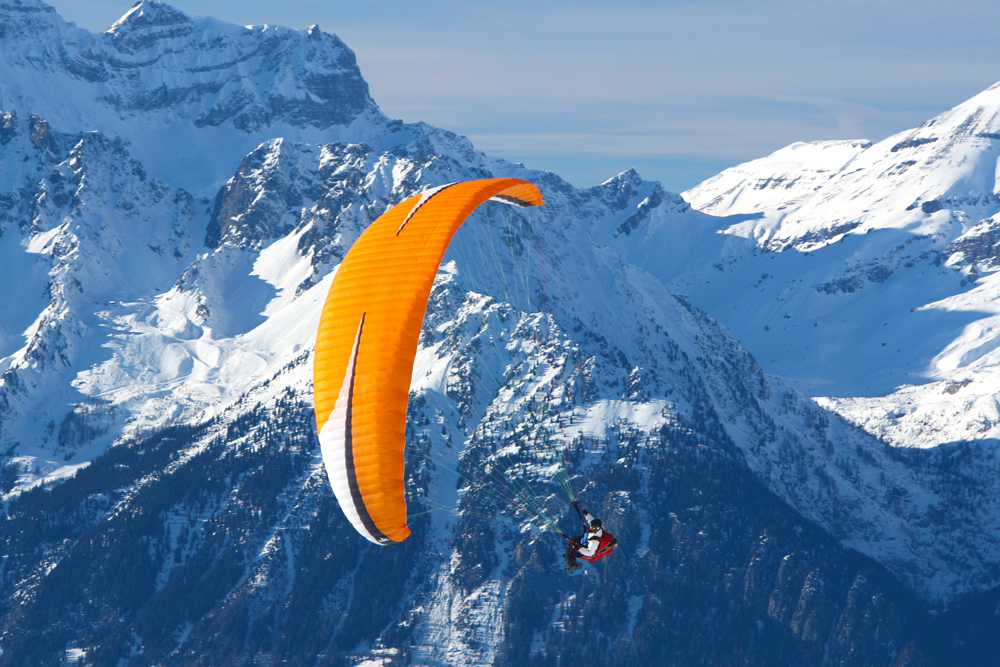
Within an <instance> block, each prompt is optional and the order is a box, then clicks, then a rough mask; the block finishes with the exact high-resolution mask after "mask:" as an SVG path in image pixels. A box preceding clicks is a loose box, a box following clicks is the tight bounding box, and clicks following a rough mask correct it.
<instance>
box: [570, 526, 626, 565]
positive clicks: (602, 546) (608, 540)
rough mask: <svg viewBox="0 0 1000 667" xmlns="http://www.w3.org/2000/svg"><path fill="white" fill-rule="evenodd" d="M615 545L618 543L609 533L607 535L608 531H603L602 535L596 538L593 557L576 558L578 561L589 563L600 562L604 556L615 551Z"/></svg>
mask: <svg viewBox="0 0 1000 667" xmlns="http://www.w3.org/2000/svg"><path fill="white" fill-rule="evenodd" d="M617 544H618V541H617V540H616V539H615V536H614V535H612V534H611V533H609V532H608V531H604V534H603V535H601V536H600V537H599V538H597V551H595V552H594V555H593V556H577V558H579V559H580V560H586V561H591V562H593V561H595V560H601V559H602V558H604V557H605V556H607V555H608V554H609V553H611V552H612V551H614V550H615V546H616V545H617Z"/></svg>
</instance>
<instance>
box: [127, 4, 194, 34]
mask: <svg viewBox="0 0 1000 667" xmlns="http://www.w3.org/2000/svg"><path fill="white" fill-rule="evenodd" d="M185 23H188V24H189V23H192V21H191V19H190V18H188V16H187V14H185V13H184V12H182V11H179V10H177V9H175V8H173V7H171V6H170V5H168V4H166V3H163V2H157V1H156V0H142V1H141V2H137V3H135V4H134V5H133V6H132V8H131V9H130V10H128V12H126V13H125V15H124V16H122V17H121V18H120V19H118V20H117V21H115V23H114V25H112V26H111V27H110V28H109V29H108V32H110V33H115V34H123V33H126V32H131V31H135V30H145V29H149V28H159V27H164V26H174V25H177V24H185Z"/></svg>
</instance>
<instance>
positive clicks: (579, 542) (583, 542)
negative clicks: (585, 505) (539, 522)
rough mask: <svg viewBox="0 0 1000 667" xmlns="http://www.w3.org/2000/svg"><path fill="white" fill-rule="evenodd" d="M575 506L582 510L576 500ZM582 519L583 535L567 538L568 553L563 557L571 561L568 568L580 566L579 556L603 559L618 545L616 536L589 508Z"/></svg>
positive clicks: (572, 568)
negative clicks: (577, 562) (605, 527)
mask: <svg viewBox="0 0 1000 667" xmlns="http://www.w3.org/2000/svg"><path fill="white" fill-rule="evenodd" d="M573 507H574V508H575V509H576V511H577V512H578V513H579V512H580V508H579V507H578V505H577V503H575V502H574V503H573ZM580 521H582V522H583V530H584V533H583V535H580V536H579V537H575V538H567V539H569V546H567V547H566V553H565V554H563V558H565V559H566V560H567V561H569V562H568V563H567V564H566V568H565V569H567V570H575V569H577V568H579V567H580V566H579V565H577V564H576V559H577V558H579V559H580V560H586V561H591V562H593V561H596V560H601V559H602V558H604V557H605V556H608V555H610V554H611V552H612V551H614V550H615V547H616V546H618V540H617V539H615V536H614V535H612V534H611V533H609V532H608V531H606V530H604V524H602V523H601V520H600V519H595V518H594V517H593V516H591V515H590V512H588V511H587V510H583V514H581V515H580ZM564 537H565V536H564Z"/></svg>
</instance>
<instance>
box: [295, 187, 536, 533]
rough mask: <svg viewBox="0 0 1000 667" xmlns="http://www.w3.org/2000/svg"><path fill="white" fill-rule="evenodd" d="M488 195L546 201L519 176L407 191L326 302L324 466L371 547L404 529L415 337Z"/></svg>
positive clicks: (318, 361) (355, 251)
mask: <svg viewBox="0 0 1000 667" xmlns="http://www.w3.org/2000/svg"><path fill="white" fill-rule="evenodd" d="M488 199H498V200H501V201H504V202H507V203H511V204H517V205H519V206H536V205H539V204H543V203H545V202H543V201H542V194H541V192H539V190H538V188H537V187H536V186H535V185H534V184H533V183H530V182H528V181H523V180H521V179H518V178H488V179H482V180H475V181H463V182H461V183H453V184H451V185H445V186H442V187H439V188H434V189H432V190H428V191H426V192H424V193H422V194H419V195H414V196H413V197H410V198H409V199H407V200H406V201H403V202H401V203H400V204H397V205H396V206H394V207H393V208H391V209H389V210H388V211H386V212H385V213H384V214H382V215H381V216H380V217H379V218H378V220H376V221H375V222H373V223H372V224H371V226H370V227H369V228H368V229H366V230H365V232H364V233H363V234H362V235H361V237H360V238H358V240H357V241H356V242H355V243H354V245H353V246H352V247H351V249H350V251H349V252H348V253H347V256H346V257H344V261H343V262H342V263H341V265H340V268H339V269H338V271H337V275H336V277H335V278H334V280H333V285H332V286H331V287H330V292H329V294H328V295H327V298H326V304H325V305H324V306H323V314H322V316H321V317H320V324H319V332H318V334H317V337H316V352H315V357H314V367H313V394H314V402H315V409H316V426H317V429H318V431H319V439H320V444H321V446H322V451H323V462H324V464H325V465H326V471H327V474H328V475H329V477H330V484H331V485H332V486H333V491H334V494H335V495H336V496H337V500H338V502H339V503H340V506H341V508H342V509H343V510H344V514H345V515H347V518H348V519H349V520H350V522H351V523H352V524H353V525H354V527H355V528H356V529H357V530H358V532H359V533H361V534H362V535H363V536H364V537H366V538H368V539H369V540H371V541H372V542H375V543H376V544H388V543H390V542H401V541H403V540H404V539H406V537H407V536H408V535H409V534H410V529H409V528H408V527H407V525H406V498H405V495H404V485H403V449H404V446H405V444H406V442H405V436H404V433H405V429H406V405H407V400H408V399H409V389H410V376H411V374H412V373H413V360H414V357H415V356H416V353H417V339H418V337H419V335H420V327H421V324H422V323H423V319H424V311H425V310H426V309H427V299H428V298H429V297H430V292H431V287H432V286H433V285H434V277H435V275H436V274H437V270H438V267H439V266H440V264H441V259H442V258H443V257H444V253H445V250H446V249H447V247H448V244H449V243H450V242H451V239H452V237H453V236H454V235H455V232H456V231H457V230H458V228H459V226H461V224H462V222H464V221H465V219H466V218H467V217H468V216H469V214H470V213H472V211H473V210H474V209H475V208H476V207H477V206H479V205H480V204H482V203H483V202H484V201H486V200H488Z"/></svg>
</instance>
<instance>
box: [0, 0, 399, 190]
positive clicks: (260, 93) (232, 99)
mask: <svg viewBox="0 0 1000 667" xmlns="http://www.w3.org/2000/svg"><path fill="white" fill-rule="evenodd" d="M0 25H2V26H3V27H2V29H0V108H2V109H4V110H5V111H14V112H17V113H18V114H20V115H21V116H22V117H24V116H26V115H27V114H29V113H33V114H37V115H39V116H41V117H43V118H45V119H46V120H47V121H48V122H49V123H50V124H51V125H52V127H53V128H54V129H56V130H59V131H63V132H75V131H78V130H80V129H83V128H86V129H89V130H100V131H102V132H105V133H107V134H109V135H113V136H117V137H122V138H124V139H126V140H128V141H129V142H130V144H131V151H132V154H133V155H134V156H135V157H136V158H137V159H139V160H140V161H141V162H142V163H143V164H146V165H148V166H149V168H150V169H151V170H153V175H154V176H156V177H158V178H160V179H163V180H168V181H170V182H172V183H173V184H175V185H178V186H180V187H184V188H186V189H187V190H188V191H190V192H194V193H196V194H197V195H199V196H201V195H205V194H209V193H210V194H214V193H215V191H216V190H217V189H218V187H219V185H221V183H222V182H224V181H225V180H226V179H227V178H228V177H229V176H230V175H231V174H232V170H233V168H234V167H235V165H236V164H237V163H238V162H239V160H240V159H241V158H242V157H243V156H244V155H245V154H246V153H247V152H248V151H250V150H251V149H253V148H254V147H255V146H257V145H258V144H259V143H260V142H261V141H263V140H264V139H266V138H270V137H273V136H285V137H289V138H294V139H300V138H308V139H311V140H313V141H321V140H322V141H333V140H338V139H339V140H353V141H357V140H359V139H369V138H370V137H372V136H374V135H376V134H382V133H384V132H383V131H385V130H386V125H387V124H389V121H388V119H386V118H385V117H384V116H383V115H382V114H381V112H380V111H379V110H378V108H377V107H376V106H375V103H374V102H373V101H372V99H371V97H370V96H369V95H368V84H367V83H366V82H365V81H364V79H363V78H362V77H361V72H360V71H359V69H358V66H357V63H356V62H355V58H354V54H353V53H352V52H351V50H350V49H348V48H347V47H346V46H345V45H344V43H343V42H341V41H340V40H339V39H338V38H337V37H336V36H334V35H331V34H328V33H324V32H323V31H321V30H320V29H319V28H318V27H316V26H314V27H313V28H311V29H309V30H308V31H298V30H291V29H288V28H282V27H277V26H267V25H265V26H248V27H244V26H237V25H232V24H229V23H224V22H221V21H217V20H215V19H211V18H199V19H192V18H190V17H188V16H187V15H185V14H183V13H181V12H179V11H177V10H176V9H174V8H172V7H170V6H169V5H165V4H163V3H160V2H155V1H153V2H139V3H136V5H135V6H134V7H133V8H132V9H131V10H130V11H129V12H128V13H126V14H125V15H124V16H123V17H122V18H121V19H120V20H119V21H117V22H116V23H115V24H114V25H113V26H111V27H110V28H109V29H108V30H107V31H106V32H104V33H101V34H98V35H94V34H91V33H90V32H88V31H86V30H82V29H79V28H76V27H75V26H73V25H71V24H67V23H66V22H64V21H63V20H62V19H61V18H60V17H59V16H58V14H56V12H55V10H54V9H53V8H52V7H50V6H48V5H46V4H44V3H43V2H41V0H10V1H8V2H5V3H4V4H3V5H0ZM396 125H397V126H398V125H399V124H398V123H397V124H396ZM397 129H398V127H397ZM207 145H211V146H212V147H213V149H212V150H211V151H205V150H204V147H205V146H207Z"/></svg>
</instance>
